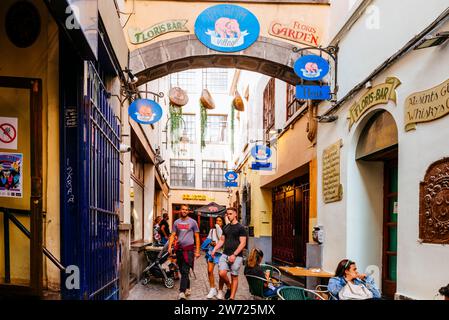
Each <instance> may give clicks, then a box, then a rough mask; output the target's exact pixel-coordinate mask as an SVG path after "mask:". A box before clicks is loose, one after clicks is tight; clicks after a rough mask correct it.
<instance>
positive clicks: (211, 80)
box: [203, 68, 229, 93]
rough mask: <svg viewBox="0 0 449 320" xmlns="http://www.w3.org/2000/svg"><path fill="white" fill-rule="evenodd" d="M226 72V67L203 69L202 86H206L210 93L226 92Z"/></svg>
mask: <svg viewBox="0 0 449 320" xmlns="http://www.w3.org/2000/svg"><path fill="white" fill-rule="evenodd" d="M228 74H229V71H228V69H220V68H208V69H203V87H205V88H207V89H208V90H209V91H210V92H211V93H227V92H228Z"/></svg>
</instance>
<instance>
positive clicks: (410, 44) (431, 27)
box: [322, 8, 449, 116]
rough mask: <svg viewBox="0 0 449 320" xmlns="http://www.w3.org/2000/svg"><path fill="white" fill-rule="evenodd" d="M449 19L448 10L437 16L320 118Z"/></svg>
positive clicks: (335, 109) (340, 104)
mask: <svg viewBox="0 0 449 320" xmlns="http://www.w3.org/2000/svg"><path fill="white" fill-rule="evenodd" d="M448 18H449V8H447V9H446V10H444V11H443V13H442V14H440V15H439V16H438V18H437V19H436V20H434V21H433V22H432V23H431V24H430V25H429V26H428V27H427V28H425V29H424V30H423V31H422V32H420V33H419V34H418V35H416V36H415V37H413V38H412V39H411V40H410V41H409V42H407V43H406V44H405V45H404V46H403V47H402V48H401V49H400V50H399V51H397V52H396V53H395V54H394V55H392V56H391V57H390V58H388V59H387V60H385V61H384V62H383V63H382V64H381V65H380V66H379V67H377V68H376V69H375V70H374V71H373V72H372V73H371V74H370V75H369V76H368V77H367V78H365V79H364V80H363V81H362V82H360V83H359V84H357V85H356V86H355V87H354V88H353V89H352V90H351V91H349V92H348V93H347V94H346V95H345V96H344V97H343V98H341V99H340V100H339V101H338V102H337V103H336V104H335V105H333V106H332V107H331V108H330V109H328V110H327V111H326V112H325V113H324V114H323V115H322V116H328V115H331V114H333V113H335V112H336V111H337V110H338V109H339V108H340V107H341V106H342V105H343V104H344V103H345V102H346V101H347V100H349V99H350V98H351V97H352V96H354V95H355V94H356V93H357V92H358V91H359V90H361V89H363V88H364V87H365V85H366V83H367V82H369V81H371V80H372V79H373V78H375V77H376V76H378V75H379V74H380V73H381V72H383V71H384V70H386V69H387V68H389V67H390V66H391V65H392V64H394V63H395V62H396V61H397V60H399V59H400V58H402V57H403V56H404V55H406V54H407V53H409V52H410V51H412V50H413V49H414V48H415V47H416V45H417V44H418V43H419V42H420V41H421V40H422V39H423V38H424V37H425V36H427V35H428V34H429V33H431V32H433V31H434V30H435V29H437V28H438V27H439V26H441V25H442V24H443V23H445V22H446V21H447V20H448Z"/></svg>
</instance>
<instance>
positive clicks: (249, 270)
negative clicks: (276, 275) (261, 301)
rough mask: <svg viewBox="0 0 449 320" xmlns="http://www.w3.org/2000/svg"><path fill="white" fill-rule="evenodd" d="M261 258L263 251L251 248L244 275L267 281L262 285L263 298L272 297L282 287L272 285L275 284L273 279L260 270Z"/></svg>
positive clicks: (268, 272)
mask: <svg viewBox="0 0 449 320" xmlns="http://www.w3.org/2000/svg"><path fill="white" fill-rule="evenodd" d="M262 258H263V251H262V250H260V249H257V248H253V249H252V250H251V252H250V253H249V257H248V262H247V264H246V266H245V270H244V274H245V276H246V275H251V276H256V277H260V278H265V279H267V282H265V283H264V290H263V293H264V295H265V296H267V297H268V296H274V295H276V294H277V292H278V291H279V289H280V288H282V287H283V285H281V284H280V283H279V284H276V285H274V284H273V282H275V281H276V280H275V279H272V278H270V271H269V270H266V272H265V273H264V272H263V270H262V268H261V267H260V263H261V262H262Z"/></svg>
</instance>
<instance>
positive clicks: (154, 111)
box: [128, 99, 162, 124]
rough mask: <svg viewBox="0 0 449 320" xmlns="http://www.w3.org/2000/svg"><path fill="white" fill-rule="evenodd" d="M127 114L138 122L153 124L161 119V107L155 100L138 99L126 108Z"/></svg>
mask: <svg viewBox="0 0 449 320" xmlns="http://www.w3.org/2000/svg"><path fill="white" fill-rule="evenodd" d="M128 114H129V116H130V117H131V118H132V119H133V120H134V121H136V122H138V123H141V124H153V123H156V122H158V121H159V120H161V118H162V108H161V106H160V105H159V104H158V103H157V102H156V101H153V100H149V99H138V100H135V101H134V102H133V103H131V105H130V106H129V108H128Z"/></svg>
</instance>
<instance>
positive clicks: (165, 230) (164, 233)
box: [159, 213, 170, 244]
mask: <svg viewBox="0 0 449 320" xmlns="http://www.w3.org/2000/svg"><path fill="white" fill-rule="evenodd" d="M159 226H160V227H159V234H160V236H161V243H162V244H166V243H167V242H168V239H169V238H170V226H169V225H168V213H164V214H163V215H162V220H161V222H159Z"/></svg>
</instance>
